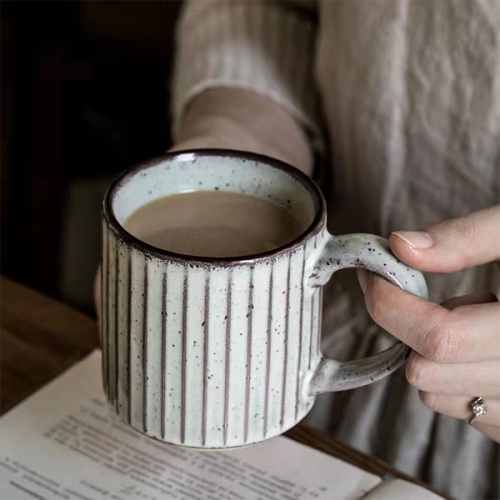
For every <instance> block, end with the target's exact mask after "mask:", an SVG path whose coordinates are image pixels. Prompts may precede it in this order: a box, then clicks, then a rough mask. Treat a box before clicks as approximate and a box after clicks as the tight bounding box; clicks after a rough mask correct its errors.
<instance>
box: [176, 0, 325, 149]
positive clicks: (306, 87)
mask: <svg viewBox="0 0 500 500" xmlns="http://www.w3.org/2000/svg"><path fill="white" fill-rule="evenodd" d="M316 27H317V13H316V2H315V1H311V0H306V1H304V0H302V1H300V0H288V1H274V0H201V1H200V0H198V1H194V0H191V1H189V2H188V3H187V5H186V6H185V7H184V11H183V13H182V16H181V20H180V22H179V27H178V33H177V54H176V70H175V76H174V81H173V115H174V116H173V118H174V124H173V128H174V136H176V132H177V130H178V126H179V122H180V118H181V116H182V112H183V109H184V108H185V106H186V105H187V104H188V103H189V102H190V101H191V100H192V99H193V98H194V97H196V96H198V95H199V94H201V93H202V92H204V91H206V90H209V89H214V88H221V87H232V88H241V89H249V90H252V91H254V92H257V93H258V94H260V95H262V96H265V97H267V98H269V99H272V100H273V101H274V102H276V103H278V104H279V105H281V106H282V107H283V108H285V109H286V110H287V111H288V112H289V113H291V114H292V115H293V116H294V117H295V118H296V119H297V120H298V121H299V122H300V123H301V124H302V125H303V126H304V127H305V128H306V130H307V131H308V132H309V133H310V134H311V135H312V136H313V137H315V139H318V138H319V134H318V131H319V126H318V122H317V114H316V111H317V102H318V100H317V91H316V86H315V83H314V51H315V41H316ZM314 142H316V140H315V141H314Z"/></svg>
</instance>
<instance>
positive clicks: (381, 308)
mask: <svg viewBox="0 0 500 500" xmlns="http://www.w3.org/2000/svg"><path fill="white" fill-rule="evenodd" d="M365 302H366V307H367V309H368V312H369V313H370V315H371V317H372V318H373V319H374V320H375V322H376V323H377V324H378V325H380V326H381V327H382V328H384V329H385V330H387V331H388V332H389V333H391V334H392V335H394V336H395V337H396V338H398V339H399V340H401V341H403V342H404V343H405V344H407V345H409V346H410V347H411V348H412V349H414V350H415V351H417V352H418V353H419V354H421V355H422V356H423V357H424V358H427V359H429V360H431V361H435V362H440V363H468V362H472V361H483V360H489V359H494V358H496V357H498V355H499V354H500V353H499V349H498V348H497V346H499V344H498V332H497V331H495V330H496V328H495V326H493V327H492V325H497V324H498V322H499V320H500V304H499V303H498V302H496V303H488V304H480V305H475V306H474V305H472V306H465V307H463V308H459V309H456V310H449V309H446V308H445V307H443V306H440V305H439V304H435V303H433V302H429V301H427V300H424V299H422V298H420V297H417V296H415V295H413V294H411V293H408V292H405V291H404V290H401V289H400V288H398V287H397V286H395V285H392V284H391V283H389V282H388V281H386V280H385V279H383V278H380V277H379V276H377V275H375V274H372V273H370V275H369V278H368V283H367V287H366V293H365Z"/></svg>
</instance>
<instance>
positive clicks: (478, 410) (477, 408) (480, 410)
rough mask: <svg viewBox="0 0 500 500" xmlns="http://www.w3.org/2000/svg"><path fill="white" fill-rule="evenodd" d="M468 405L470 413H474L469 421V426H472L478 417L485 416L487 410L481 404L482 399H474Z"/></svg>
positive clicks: (482, 403)
mask: <svg viewBox="0 0 500 500" xmlns="http://www.w3.org/2000/svg"><path fill="white" fill-rule="evenodd" d="M470 405H471V408H472V413H474V416H473V417H472V418H471V419H470V420H469V424H471V425H472V424H473V423H474V422H475V421H476V420H477V419H478V418H479V417H481V416H482V415H486V411H487V408H486V405H485V404H484V402H483V398H476V399H475V400H474V401H472V403H471V404H470Z"/></svg>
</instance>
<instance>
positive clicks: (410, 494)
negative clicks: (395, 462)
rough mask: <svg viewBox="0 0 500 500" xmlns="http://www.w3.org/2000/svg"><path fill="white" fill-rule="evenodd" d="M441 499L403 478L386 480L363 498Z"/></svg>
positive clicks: (387, 499) (380, 499)
mask: <svg viewBox="0 0 500 500" xmlns="http://www.w3.org/2000/svg"><path fill="white" fill-rule="evenodd" d="M402 498H404V500H443V497H440V496H439V495H437V494H436V493H433V492H432V491H429V490H427V489H425V488H422V487H421V486H418V485H417V484H414V483H410V482H408V481H404V480H403V479H392V480H386V481H384V482H383V483H380V484H379V485H378V486H377V487H375V488H374V489H373V490H372V491H370V492H369V493H368V494H367V495H366V496H364V497H363V500H401V499H402Z"/></svg>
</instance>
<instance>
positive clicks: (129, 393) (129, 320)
mask: <svg viewBox="0 0 500 500" xmlns="http://www.w3.org/2000/svg"><path fill="white" fill-rule="evenodd" d="M131 329H132V250H130V249H129V250H128V308H127V343H128V345H127V350H128V363H127V370H128V377H127V379H128V388H127V396H128V423H129V425H130V424H131V423H132V404H133V401H132V367H131V365H132V338H131V337H132V334H131Z"/></svg>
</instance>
